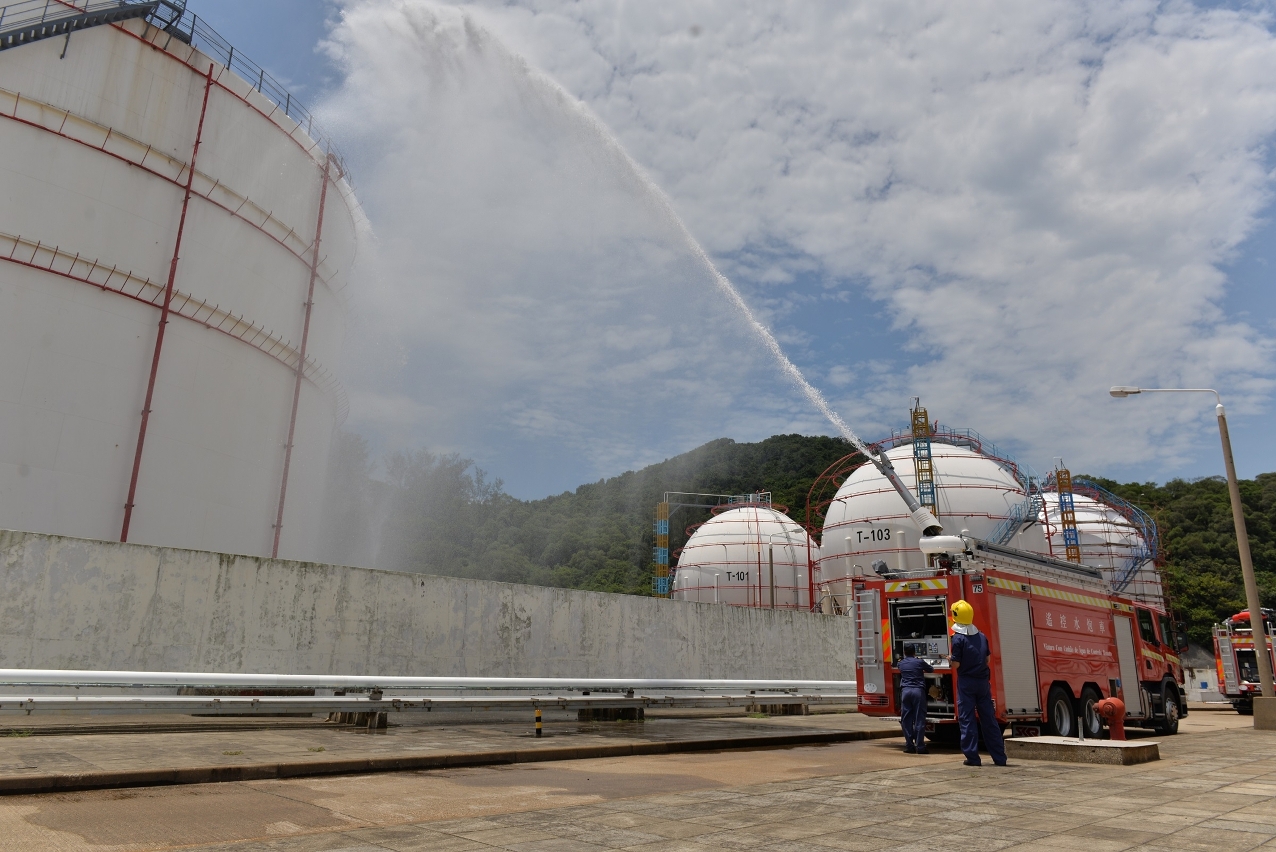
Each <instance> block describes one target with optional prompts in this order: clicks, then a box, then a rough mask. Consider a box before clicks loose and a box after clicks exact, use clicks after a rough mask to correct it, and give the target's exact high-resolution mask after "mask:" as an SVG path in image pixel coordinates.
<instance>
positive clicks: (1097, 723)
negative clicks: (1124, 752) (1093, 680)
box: [1081, 686, 1103, 740]
mask: <svg viewBox="0 0 1276 852" xmlns="http://www.w3.org/2000/svg"><path fill="white" fill-rule="evenodd" d="M1102 700H1103V696H1102V695H1100V694H1099V691H1098V690H1097V689H1095V688H1094V687H1093V686H1087V687H1086V688H1085V689H1083V690H1081V724H1082V725H1084V726H1085V727H1084V728H1083V729H1082V730H1084V731H1085V735H1086V737H1087V738H1089V739H1092V740H1097V739H1098V738H1099V737H1101V736H1103V720H1102V719H1101V718H1099V711H1098V710H1097V709H1095V705H1096V704H1098V703H1099V702H1100V701H1102Z"/></svg>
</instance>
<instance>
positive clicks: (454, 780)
mask: <svg viewBox="0 0 1276 852" xmlns="http://www.w3.org/2000/svg"><path fill="white" fill-rule="evenodd" d="M1202 716H1205V717H1206V718H1204V719H1202V718H1201V717H1196V716H1193V717H1189V719H1187V720H1185V722H1184V726H1183V733H1182V734H1180V735H1179V736H1177V737H1167V738H1163V740H1162V741H1163V745H1162V760H1160V761H1158V762H1156V763H1151V764H1144V765H1140V766H1132V767H1117V766H1085V765H1076V764H1056V763H1049V762H1036V761H1033V762H1027V761H1025V762H1023V763H1022V764H1019V765H1017V766H1012V767H1010V768H1009V769H997V768H994V767H991V766H985V767H983V768H980V769H971V768H968V767H964V766H962V765H961V755H960V754H959V753H957V752H955V751H946V752H937V753H935V754H933V755H931V756H930V757H929V758H927V757H918V756H911V755H904V754H902V752H901V750H900V747H899V743H898V741H897V740H871V741H862V742H853V743H842V744H835V745H829V746H824V747H801V748H793V749H778V750H777V749H771V750H759V751H738V752H724V753H717V754H712V753H708V754H682V755H666V756H658V757H656V756H649V757H627V758H610V759H604V760H580V761H566V762H561V763H552V764H547V763H539V764H528V765H517V766H508V767H493V768H471V769H454V770H443V771H437V772H404V773H385V774H377V775H363V776H343V777H330V778H305V779H291V780H279V781H260V782H249V783H231V784H215V785H196V786H186V787H167V788H149V789H132V790H116V791H93V792H82V793H60V794H52V795H43V796H11V797H5V798H2V799H0V849H5V850H7V849H55V850H68V852H69V850H81V849H94V850H138V852H142V850H146V852H150V850H167V849H177V848H182V849H198V850H201V852H213V850H216V852H244V851H245V850H258V849H269V850H277V852H312V850H313V852H321V850H326V851H327V852H332V850H345V852H381V851H382V850H397V851H398V852H413V850H427V849H428V850H440V851H441V852H469V850H474V851H475V852H477V850H490V849H510V850H515V852H600V850H606V849H637V850H646V851H647V852H679V851H681V852H721V850H739V849H750V850H755V849H756V850H765V852H788V850H817V852H823V850H830V849H846V850H892V852H911V850H926V852H948V850H953V852H957V850H960V852H971V850H984V849H988V850H1000V849H1012V850H1016V852H1038V850H1041V852H1044V850H1047V849H1048V850H1051V852H1058V850H1061V849H1085V850H1086V852H1117V851H1118V850H1124V849H1150V850H1175V852H1185V851H1186V852H1193V851H1194V850H1249V849H1257V848H1260V847H1261V848H1267V849H1276V734H1272V733H1268V732H1258V731H1254V730H1252V729H1251V728H1249V727H1248V723H1249V720H1248V719H1242V718H1240V717H1237V716H1235V715H1228V714H1222V713H1219V714H1208V715H1207V714H1202ZM1198 719H1199V720H1200V721H1199V722H1198V721H1197V720H1198ZM756 721H762V720H756ZM783 721H785V722H786V724H793V725H803V724H811V722H812V721H813V720H810V719H809V718H808V719H805V720H801V719H795V720H791V721H790V720H783ZM814 721H818V719H816V720H814ZM742 724H745V723H742Z"/></svg>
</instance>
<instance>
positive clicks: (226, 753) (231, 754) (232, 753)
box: [222, 751, 243, 757]
mask: <svg viewBox="0 0 1276 852" xmlns="http://www.w3.org/2000/svg"><path fill="white" fill-rule="evenodd" d="M222 754H225V755H229V756H230V757H234V756H235V755H237V754H243V752H242V751H224V752H222Z"/></svg>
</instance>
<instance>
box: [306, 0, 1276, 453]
mask: <svg viewBox="0 0 1276 852" xmlns="http://www.w3.org/2000/svg"><path fill="white" fill-rule="evenodd" d="M1268 23H1269V21H1268V20H1267V19H1266V18H1264V17H1261V16H1258V15H1255V14H1250V13H1243V12H1234V11H1228V10H1202V9H1198V8H1196V7H1194V6H1192V5H1189V4H1186V3H1150V2H1116V3H1112V2H1096V3H1067V2H1037V3H1017V2H984V3H972V4H961V5H960V6H955V5H953V4H950V3H945V2H938V0H936V2H910V3H889V4H885V3H859V4H845V3H815V2H811V3H802V4H774V3H760V2H730V3H709V2H685V3H681V4H676V5H675V4H668V5H666V4H633V3H624V2H621V0H608V1H607V2H603V0H592V1H591V0H586V2H567V0H526V2H523V3H504V2H502V3H496V2H480V3H474V4H470V5H467V6H466V8H465V10H464V13H460V12H455V11H448V10H445V9H442V8H441V7H439V6H435V5H431V4H425V3H422V2H417V0H358V2H351V3H350V4H349V5H348V6H347V9H346V12H345V19H344V23H343V24H342V25H341V26H340V27H339V28H338V29H337V31H336V32H335V34H334V40H335V43H336V44H337V45H340V48H341V50H342V52H343V56H344V58H345V60H346V61H347V62H348V63H349V68H350V72H351V73H350V77H349V79H348V80H347V82H346V85H345V87H344V88H343V89H342V91H341V93H340V94H339V95H338V97H337V99H336V100H335V101H334V102H333V103H332V104H330V105H329V111H330V112H331V113H333V114H334V115H337V116H339V117H341V118H342V119H343V120H344V121H345V127H346V132H347V133H348V134H353V135H357V136H358V138H359V139H360V140H361V143H362V156H361V157H359V159H360V160H361V164H360V165H359V167H358V172H359V173H360V174H361V184H362V191H361V194H362V196H363V198H364V201H365V203H366V204H367V206H368V207H369V211H370V213H371V214H372V217H373V219H374V222H375V224H376V226H377V229H378V233H379V234H380V235H381V238H382V241H383V250H384V255H385V257H386V258H387V269H388V270H389V271H390V272H391V274H390V276H389V277H388V278H387V280H388V281H390V282H392V283H391V285H390V286H388V287H387V288H386V289H385V290H383V292H382V293H381V299H380V304H381V305H382V306H383V307H389V308H390V309H389V311H388V312H385V313H383V314H382V316H386V317H388V319H386V320H384V321H383V324H385V325H390V326H395V328H396V332H397V333H398V335H399V336H400V337H401V338H402V339H404V340H406V341H407V342H406V343H405V346H406V349H407V350H408V351H409V352H411V353H412V355H411V358H412V364H411V365H410V366H409V368H408V369H409V372H411V371H418V375H420V376H421V380H420V382H418V383H416V384H413V382H412V381H411V380H410V379H407V380H404V382H403V387H402V388H400V390H402V392H403V393H406V394H407V395H408V396H414V397H416V398H418V399H423V398H429V399H430V400H431V402H430V403H429V404H430V405H432V406H434V405H436V403H437V401H438V400H440V399H442V400H446V404H444V405H441V406H438V407H440V408H443V409H451V411H450V413H448V412H446V411H445V412H443V413H442V414H440V417H441V418H442V421H447V422H446V424H444V423H442V422H439V421H436V422H435V423H432V424H431V428H432V429H434V430H436V432H437V433H439V434H447V435H449V436H450V438H449V440H452V439H455V438H456V437H457V436H460V435H464V434H465V432H466V430H470V431H471V432H472V433H476V432H483V433H484V434H485V435H486V436H487V438H488V439H491V440H497V438H496V437H495V436H496V435H497V433H498V432H499V431H500V429H509V430H514V431H516V432H519V433H520V434H521V435H524V436H526V435H536V436H542V437H544V438H546V439H548V437H549V436H558V437H559V438H560V439H563V438H564V436H569V437H567V438H566V440H568V441H569V442H570V443H572V444H573V445H575V446H579V447H580V448H581V451H582V452H583V453H585V454H586V455H587V456H588V457H589V458H590V459H591V460H592V462H593V464H595V465H596V466H598V468H599V470H600V472H612V471H611V470H609V469H608V468H607V465H610V464H622V465H623V464H629V463H637V462H638V461H640V460H641V459H643V458H644V457H646V456H650V457H663V456H664V455H668V454H669V453H671V452H676V451H678V450H680V449H685V448H686V447H687V446H690V443H682V444H679V442H680V441H681V442H690V441H693V440H696V439H699V438H702V437H712V436H714V435H715V434H724V433H727V434H735V435H737V436H738V437H749V438H752V437H758V436H760V435H762V434H767V433H769V432H771V431H779V430H782V429H785V428H801V429H805V430H813V429H823V428H826V427H824V426H822V425H821V424H820V423H819V422H818V421H817V420H816V419H815V417H813V416H812V415H811V414H810V413H809V412H808V411H806V409H805V408H803V407H802V405H801V401H800V400H799V399H797V398H796V396H795V395H793V394H792V393H791V392H789V391H788V389H787V388H785V387H784V386H783V385H781V384H780V383H779V382H777V381H776V380H775V374H774V373H772V372H768V371H766V370H765V369H763V365H760V363H759V358H758V355H757V353H756V351H755V350H756V346H755V345H754V344H752V343H750V342H740V339H739V335H740V334H741V330H740V327H739V326H738V325H734V324H733V323H734V321H733V320H731V319H729V318H727V317H726V315H725V313H723V312H722V311H721V309H720V308H719V307H717V306H716V305H715V303H714V300H713V296H712V294H711V293H709V292H708V291H707V289H704V279H703V277H701V276H698V275H697V273H696V270H695V269H694V267H693V266H692V265H691V264H690V260H689V259H688V258H687V257H686V255H685V253H681V254H680V253H679V251H678V245H677V241H676V240H675V239H673V238H672V235H671V233H670V232H669V230H668V228H667V227H666V226H665V225H664V223H662V222H661V221H660V219H659V217H658V216H656V215H655V214H654V213H653V212H652V208H651V205H650V204H648V203H646V202H645V201H644V200H643V199H642V197H641V194H640V193H636V192H635V184H634V182H633V181H632V180H630V179H628V178H627V177H626V176H625V175H623V174H621V173H619V172H618V171H617V169H616V163H615V161H614V158H612V157H610V156H609V155H608V154H607V152H606V151H605V150H604V148H605V146H601V145H600V144H599V143H598V142H597V140H594V139H592V138H591V137H590V135H589V134H588V133H587V132H585V131H584V130H583V129H582V126H581V122H579V121H575V120H573V119H572V118H571V117H570V116H569V115H568V113H569V112H570V110H565V109H564V108H563V107H562V105H561V104H556V103H555V97H554V96H553V94H552V93H550V92H548V91H547V90H545V89H544V88H543V87H538V86H537V85H536V84H534V83H529V82H528V77H527V75H526V74H525V73H524V71H523V69H522V68H520V65H519V59H518V58H517V57H518V56H526V57H528V60H529V61H530V63H531V64H532V65H534V66H535V67H538V68H543V69H544V70H545V71H546V72H547V73H548V74H549V75H550V76H551V77H552V78H554V79H555V80H557V81H559V82H560V83H561V84H562V85H563V86H565V87H566V89H567V90H568V91H569V92H570V93H571V94H572V95H574V96H576V97H579V98H581V99H582V100H583V101H584V102H585V104H587V105H588V107H589V108H590V109H591V110H593V111H594V112H595V113H596V114H597V115H598V116H599V117H600V118H601V119H602V120H603V121H604V122H605V123H606V124H607V125H608V126H609V127H611V128H612V129H613V130H614V131H615V132H616V134H617V136H618V137H619V139H620V140H621V142H622V143H623V144H624V145H625V147H626V148H627V150H628V151H629V152H630V153H632V154H633V156H634V157H635V158H636V159H637V160H638V161H639V162H640V163H641V164H642V165H643V167H644V168H645V169H646V170H648V172H649V173H650V174H652V175H653V176H654V177H655V178H656V180H657V182H658V183H659V184H660V185H661V186H662V187H664V188H665V189H666V190H667V191H668V192H669V194H670V195H671V197H672V198H673V200H674V203H675V205H676V207H677V208H678V209H679V211H680V212H681V213H683V214H684V216H685V217H686V218H687V220H688V222H689V225H690V228H691V230H692V232H693V233H695V234H696V235H697V237H698V238H700V239H701V240H702V241H703V242H704V243H705V244H706V246H707V247H708V249H709V250H710V253H711V254H713V255H714V256H715V257H716V258H720V259H721V260H722V261H723V265H724V268H725V269H726V270H727V271H728V273H729V274H731V275H733V276H734V277H736V278H737V279H738V280H740V281H741V282H743V283H744V284H745V285H746V290H747V293H748V297H749V299H750V301H751V302H752V303H753V304H755V305H756V306H759V307H761V308H762V309H763V311H762V313H763V315H764V316H765V317H766V318H767V319H768V321H769V322H772V323H775V324H778V325H779V330H780V331H782V332H783V334H781V335H780V336H781V338H782V339H784V340H785V341H786V342H789V343H792V344H793V345H794V346H795V347H796V351H797V352H798V354H799V355H801V356H802V357H803V358H804V359H807V360H808V361H810V360H811V359H814V361H813V363H811V366H812V367H813V368H814V369H813V371H812V372H813V373H815V374H817V375H821V376H824V377H826V381H827V382H828V384H831V385H834V386H835V387H837V388H838V391H839V393H842V394H844V396H843V397H842V398H841V399H840V400H839V408H840V409H841V410H842V411H843V412H844V413H845V414H847V415H848V417H849V418H850V419H851V421H852V422H853V423H854V424H856V425H857V426H859V427H861V430H862V431H864V432H866V433H868V434H869V435H870V436H871V435H872V434H874V433H873V430H874V429H879V428H884V427H885V426H886V425H893V424H896V423H897V422H898V420H899V419H900V414H901V412H902V410H903V407H904V406H905V405H906V404H907V398H908V397H910V396H914V395H921V396H922V397H923V398H924V400H925V401H926V402H927V403H928V405H929V407H930V408H931V410H932V412H935V413H937V414H938V415H939V416H940V417H941V418H942V419H943V420H945V421H946V422H954V423H962V424H967V425H971V426H974V427H976V428H979V429H981V430H982V431H985V432H987V433H989V434H990V435H992V436H993V437H996V438H998V439H999V440H1000V439H1003V438H1012V439H1017V440H1018V441H1019V442H1020V443H1021V444H1023V445H1024V446H1025V447H1026V448H1027V449H1028V450H1029V451H1030V457H1031V458H1032V459H1036V460H1041V459H1049V458H1050V457H1052V456H1057V455H1063V456H1065V457H1067V458H1068V459H1069V461H1070V462H1071V463H1073V464H1074V465H1075V466H1078V467H1082V466H1084V467H1089V468H1091V469H1102V468H1103V467H1104V466H1106V465H1112V464H1115V463H1118V462H1129V461H1132V460H1135V461H1137V460H1146V461H1148V462H1149V463H1150V464H1154V465H1155V464H1165V465H1172V464H1173V463H1174V462H1175V461H1176V459H1178V458H1181V457H1182V455H1183V454H1184V453H1186V452H1188V451H1189V449H1190V448H1191V447H1192V446H1193V444H1192V441H1193V440H1194V439H1195V438H1196V437H1197V433H1196V432H1194V431H1192V430H1191V429H1185V428H1184V427H1185V425H1187V424H1189V423H1198V422H1199V420H1198V419H1196V418H1195V414H1194V413H1192V412H1193V411H1194V409H1190V408H1185V407H1184V406H1183V405H1181V404H1178V403H1176V402H1175V401H1173V400H1151V399H1149V400H1139V401H1138V402H1137V404H1134V403H1129V402H1127V403H1125V404H1121V403H1116V402H1113V401H1111V400H1109V399H1108V397H1107V395H1106V388H1107V386H1108V385H1109V384H1112V383H1116V382H1133V383H1141V384H1149V385H1150V384H1155V383H1161V384H1168V385H1182V384H1190V385H1198V384H1212V385H1217V386H1220V388H1221V389H1223V390H1224V391H1225V393H1227V394H1228V395H1229V397H1230V398H1232V399H1234V400H1236V401H1237V402H1238V403H1241V406H1240V407H1244V406H1246V405H1248V406H1249V407H1250V408H1251V410H1253V409H1256V408H1258V407H1260V406H1265V405H1266V400H1267V394H1268V393H1269V391H1270V389H1271V368H1272V341H1271V340H1270V339H1268V338H1266V337H1263V336H1262V335H1260V334H1259V333H1257V332H1256V331H1255V330H1254V329H1252V328H1251V327H1249V326H1247V325H1245V324H1244V323H1241V322H1237V321H1235V319H1234V318H1229V317H1227V316H1225V315H1224V314H1223V313H1222V311H1221V310H1220V308H1219V307H1218V305H1219V302H1220V299H1221V296H1222V294H1223V292H1224V288H1225V285H1226V281H1225V278H1224V276H1223V274H1222V273H1221V272H1220V271H1219V268H1218V267H1219V265H1220V264H1221V263H1223V262H1225V261H1226V260H1227V259H1228V258H1229V256H1230V252H1232V251H1233V250H1234V248H1235V247H1236V246H1237V245H1238V244H1239V242H1240V241H1241V240H1242V239H1243V238H1244V237H1245V236H1246V234H1248V233H1249V232H1250V231H1252V230H1253V228H1254V227H1255V221H1256V217H1257V216H1258V215H1259V214H1260V212H1261V211H1262V210H1263V209H1264V208H1265V206H1266V205H1267V204H1268V203H1269V200H1270V192H1271V178H1272V176H1271V174H1270V173H1269V171H1268V168H1267V166H1266V158H1267V157H1268V146H1269V144H1270V141H1271V138H1272V134H1273V131H1274V130H1276V41H1274V40H1273V37H1272V35H1271V33H1269V32H1268V30H1267V29H1266V25H1267V24H1268ZM487 28H490V30H491V31H492V32H495V33H497V34H498V35H499V39H500V42H501V43H504V44H506V45H509V46H510V47H511V48H512V50H513V55H511V54H507V53H505V52H504V50H503V48H501V47H500V46H499V44H498V43H497V42H496V40H495V39H493V38H492V37H490V36H489V35H487V34H486V32H485V29H487ZM409 282H412V283H411V286H410V285H409ZM813 282H814V283H813ZM697 288H700V289H697ZM812 288H814V289H815V290H816V291H819V290H820V289H821V288H824V291H825V292H826V293H832V294H834V295H836V296H838V297H840V300H839V299H827V300H821V301H820V302H819V304H820V306H821V307H820V310H821V311H822V312H824V313H838V314H841V315H845V316H848V317H849V316H852V315H856V314H872V313H874V312H880V311H881V310H882V308H883V307H885V309H886V314H887V316H889V318H890V322H892V323H893V324H894V328H895V329H896V332H897V335H903V339H904V340H905V341H906V344H905V345H904V346H903V347H901V350H902V351H901V352H900V353H899V354H898V356H897V357H896V358H894V359H891V360H892V365H891V366H892V367H893V369H883V365H882V363H881V359H882V358H883V357H884V354H885V353H882V352H881V351H873V352H871V353H870V352H864V351H861V352H858V353H856V352H854V351H852V354H851V355H849V356H841V359H840V360H839V361H838V362H836V363H822V362H821V360H820V359H822V358H823V357H824V355H823V353H825V352H827V351H830V346H829V341H828V340H827V339H821V335H822V334H825V332H818V331H813V330H811V329H808V328H803V327H802V325H801V320H799V319H797V317H798V316H799V314H801V309H800V305H802V304H809V303H811V300H812V298H813V297H814V296H819V295H820V293H819V292H814V293H813V292H812ZM688 294H694V297H690V296H689V295H688ZM674 298H677V299H678V305H679V311H678V315H676V316H669V315H668V313H667V312H666V311H664V310H662V307H661V306H662V305H666V306H667V305H669V304H673V299H674ZM866 303H867V304H866ZM396 323H397V325H396ZM671 347H672V348H671ZM800 360H801V359H800ZM724 363H725V364H726V365H728V368H724ZM636 400H638V401H641V400H647V401H648V403H647V405H645V406H644V405H642V404H641V403H640V404H638V405H634V404H633V402H634V401H636ZM1179 402H1181V401H1179ZM653 407H654V408H655V409H656V410H655V411H653V410H652V408H653ZM670 411H673V412H676V413H677V414H678V415H681V416H679V417H674V418H670V417H669V412H670ZM497 412H499V413H497ZM356 417H357V412H356ZM449 418H450V419H449ZM476 418H477V420H476ZM671 419H672V421H673V422H675V423H676V424H677V427H676V428H675V429H673V430H672V431H670V430H669V429H668V428H667V427H668V423H669V422H670V421H671ZM498 421H499V422H498ZM476 422H477V424H478V425H477V427H476V425H475V424H476ZM732 430H734V431H732ZM624 459H629V460H630V461H624Z"/></svg>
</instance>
